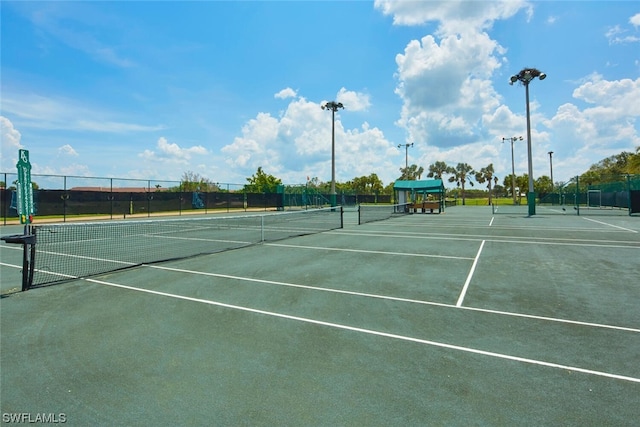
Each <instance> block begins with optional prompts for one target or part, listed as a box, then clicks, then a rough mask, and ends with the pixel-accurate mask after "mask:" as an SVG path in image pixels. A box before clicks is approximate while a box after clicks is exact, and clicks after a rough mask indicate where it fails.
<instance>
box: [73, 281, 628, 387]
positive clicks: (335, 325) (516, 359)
mask: <svg viewBox="0 0 640 427" xmlns="http://www.w3.org/2000/svg"><path fill="white" fill-rule="evenodd" d="M83 280H85V281H88V282H91V283H96V284H99V285H105V286H111V287H116V288H121V289H127V290H131V291H136V292H143V293H149V294H153V295H159V296H164V297H168V298H175V299H180V300H184V301H190V302H196V303H201V304H207V305H213V306H217V307H222V308H228V309H232V310H239V311H245V312H249V313H255V314H262V315H266V316H272V317H277V318H281V319H287V320H295V321H298V322H303V323H309V324H314V325H319V326H326V327H331V328H335V329H341V330H347V331H351V332H359V333H364V334H369V335H375V336H380V337H385V338H392V339H397V340H402V341H407V342H414V343H418V344H424V345H429V346H432V347H438V348H445V349H448V350H456V351H462V352H465V353H471V354H477V355H481V356H488V357H494V358H498V359H503V360H510V361H514V362H521V363H526V364H530V365H537V366H543V367H548V368H554V369H563V370H567V371H572V372H579V373H583V374H587V375H594V376H599V377H605V378H611V379H617V380H622V381H628V382H634V383H640V378H636V377H631V376H626V375H620V374H612V373H609V372H603V371H596V370H592V369H585V368H580V367H578V366H570V365H562V364H559V363H554V362H545V361H543V360H537V359H530V358H526V357H520V356H512V355H509V354H503V353H497V352H492V351H486V350H479V349H476V348H472V347H464V346H459V345H454V344H447V343H442V342H438V341H431V340H425V339H421V338H415V337H409V336H406V335H398V334H391V333H388V332H382V331H376V330H373V329H365V328H357V327H355V326H349V325H343V324H339V323H333V322H325V321H322V320H316V319H310V318H307V317H300V316H293V315H289V314H283V313H277V312H273V311H266V310H259V309H255V308H251V307H244V306H240V305H234V304H227V303H222V302H219V301H213V300H206V299H203V298H194V297H187V296H184V295H177V294H171V293H168V292H161V291H154V290H150V289H144V288H138V287H135V286H129V285H122V284H118V283H113V282H107V281H103V280H97V279H83Z"/></svg>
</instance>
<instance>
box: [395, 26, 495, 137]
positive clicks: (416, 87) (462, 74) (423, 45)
mask: <svg viewBox="0 0 640 427" xmlns="http://www.w3.org/2000/svg"><path fill="white" fill-rule="evenodd" d="M503 52H504V49H503V48H502V47H501V46H500V45H499V44H498V43H497V42H496V41H495V40H491V39H490V38H489V36H488V35H487V34H486V33H467V34H465V35H449V36H446V37H444V38H442V39H441V40H440V43H438V41H437V40H436V39H435V38H434V37H433V36H431V35H428V36H425V37H423V38H422V40H421V41H417V40H413V41H411V42H410V43H409V44H408V45H407V47H406V48H405V51H404V54H398V55H397V56H396V63H397V64H398V73H397V78H398V86H397V88H396V93H397V94H398V95H399V96H400V97H401V98H402V100H403V102H404V105H403V108H402V113H401V118H400V120H399V121H398V124H399V125H400V126H402V127H405V128H406V129H407V132H408V134H409V137H408V139H409V140H410V141H412V142H413V141H415V142H425V143H428V144H431V145H438V146H452V145H457V144H461V143H467V142H472V141H470V140H469V136H470V135H471V134H472V133H473V132H474V129H475V128H477V126H478V125H479V124H480V120H481V118H482V115H483V114H485V113H487V112H489V111H492V110H493V109H495V108H496V107H497V106H498V105H499V96H498V94H497V93H496V92H495V90H494V88H493V86H492V84H491V82H490V80H489V78H490V77H491V76H492V74H493V73H494V72H495V70H497V69H498V68H500V66H501V61H500V60H499V59H498V58H497V57H496V54H502V53H503Z"/></svg>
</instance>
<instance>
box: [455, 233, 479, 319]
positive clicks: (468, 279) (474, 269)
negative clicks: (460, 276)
mask: <svg viewBox="0 0 640 427" xmlns="http://www.w3.org/2000/svg"><path fill="white" fill-rule="evenodd" d="M484 242H485V240H483V241H482V243H480V248H479V249H478V253H477V254H476V257H475V259H474V260H473V264H471V270H469V274H468V275H467V280H466V281H465V282H464V286H463V287H462V292H460V296H459V297H458V302H457V303H456V307H460V306H462V302H463V301H464V296H465V295H466V294H467V289H468V288H469V283H471V278H472V277H473V273H474V272H475V271H476V266H477V265H478V260H479V259H480V254H481V253H482V248H484Z"/></svg>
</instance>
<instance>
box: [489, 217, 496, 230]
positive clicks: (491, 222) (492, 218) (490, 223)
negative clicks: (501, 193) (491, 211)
mask: <svg viewBox="0 0 640 427" xmlns="http://www.w3.org/2000/svg"><path fill="white" fill-rule="evenodd" d="M495 218H496V217H495V216H492V217H491V221H490V222H489V227H491V226H492V225H493V220H494V219H495Z"/></svg>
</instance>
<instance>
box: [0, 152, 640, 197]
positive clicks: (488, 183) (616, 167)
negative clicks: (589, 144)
mask: <svg viewBox="0 0 640 427" xmlns="http://www.w3.org/2000/svg"><path fill="white" fill-rule="evenodd" d="M399 172H400V176H399V177H398V178H397V179H399V180H420V179H422V176H423V175H424V173H425V169H424V168H423V167H422V166H418V165H415V164H413V165H410V166H408V167H405V168H400V169H399ZM636 174H637V175H640V147H637V148H636V150H635V153H631V152H626V151H623V152H622V153H620V154H616V155H613V156H610V157H607V158H605V159H602V160H601V161H599V162H598V163H595V164H593V165H591V167H589V169H588V170H587V171H585V172H584V173H583V174H582V175H580V176H579V178H580V182H584V183H585V184H586V185H595V184H600V183H606V182H610V181H611V180H617V179H619V177H620V176H621V175H636ZM426 177H427V178H432V179H441V180H443V181H444V180H445V179H446V180H447V181H448V182H450V183H455V184H456V188H455V189H453V190H449V191H448V192H447V193H448V195H449V196H450V197H460V198H462V201H463V203H464V200H465V198H466V197H467V193H469V194H471V196H472V197H487V195H488V197H489V203H491V199H492V197H496V196H497V197H509V196H513V193H512V192H511V182H512V180H511V174H509V175H507V176H505V177H504V178H503V180H502V183H500V179H499V177H498V176H496V175H495V171H494V166H493V164H492V163H490V164H489V165H487V166H485V167H482V168H480V169H475V168H473V167H472V166H471V165H469V164H467V163H458V164H457V165H456V166H451V165H448V164H447V163H445V162H443V161H436V162H435V163H432V164H431V165H429V166H428V168H427V174H426ZM246 180H247V182H246V183H245V184H244V186H243V188H242V190H241V191H243V192H246V193H276V192H277V191H278V186H282V185H283V183H282V180H281V179H280V178H277V177H275V176H273V175H270V174H268V173H266V172H265V171H264V170H263V169H262V167H261V166H260V167H258V170H257V171H256V173H254V174H253V175H252V176H251V177H249V178H246ZM474 180H475V183H477V184H480V185H482V184H485V188H484V189H479V190H471V189H469V187H474V186H475V183H474ZM514 182H515V185H514V188H515V189H520V192H519V193H521V192H526V189H528V182H529V176H528V175H527V174H523V175H516V176H515V177H514ZM394 183H395V181H394V182H391V183H389V184H388V185H386V186H385V185H384V184H383V182H382V180H380V178H379V177H378V175H377V174H375V173H371V174H369V175H368V176H360V177H355V178H352V179H350V180H349V181H347V182H336V192H337V193H338V194H363V195H374V194H377V195H391V194H393V184H394ZM13 184H14V185H15V184H16V183H15V182H14V183H13ZM533 185H534V191H535V192H536V193H538V194H540V195H544V194H548V193H551V192H552V191H553V190H554V189H555V188H557V187H559V186H562V185H563V183H561V182H556V183H554V182H552V181H551V178H550V177H549V176H547V175H542V176H540V177H538V178H537V179H535V181H534V184H533ZM306 186H307V187H309V188H311V189H313V190H315V191H317V192H319V193H323V194H329V192H330V186H331V183H330V182H323V181H321V180H320V179H318V178H317V177H314V178H310V179H308V180H307V182H306ZM0 187H2V188H5V183H4V182H0ZM33 187H34V189H38V184H36V183H35V182H33ZM13 188H15V187H10V188H9V189H13ZM178 189H180V191H185V192H194V191H199V192H225V191H229V190H228V189H224V188H222V187H220V185H219V184H218V183H215V182H213V181H211V180H210V179H208V178H206V177H203V176H201V175H199V174H197V173H194V172H192V171H187V172H185V173H183V175H182V178H181V180H180V185H179V186H177V187H176V188H175V190H178ZM164 190H167V189H164ZM169 190H173V189H169ZM286 190H287V189H286V188H285V191H286ZM516 191H517V190H516ZM516 195H517V196H518V197H519V196H520V194H518V193H516Z"/></svg>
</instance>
